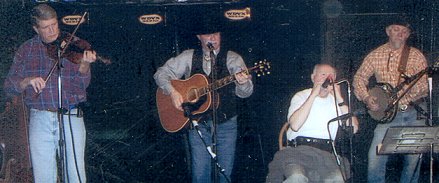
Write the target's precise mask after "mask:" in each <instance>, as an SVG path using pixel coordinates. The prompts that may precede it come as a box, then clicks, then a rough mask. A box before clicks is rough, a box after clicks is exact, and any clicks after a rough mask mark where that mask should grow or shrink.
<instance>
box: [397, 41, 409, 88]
mask: <svg viewBox="0 0 439 183" xmlns="http://www.w3.org/2000/svg"><path fill="white" fill-rule="evenodd" d="M409 54H410V46H408V45H407V44H406V45H404V48H403V49H402V52H401V58H400V59H399V66H398V71H399V77H398V84H400V83H401V77H402V76H403V75H404V73H405V71H406V68H407V61H408V58H409Z"/></svg>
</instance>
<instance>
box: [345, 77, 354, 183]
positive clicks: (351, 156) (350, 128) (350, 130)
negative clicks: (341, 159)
mask: <svg viewBox="0 0 439 183" xmlns="http://www.w3.org/2000/svg"><path fill="white" fill-rule="evenodd" d="M346 83H347V90H348V97H347V100H348V112H349V113H351V112H352V103H351V97H352V95H351V84H350V83H349V81H347V80H346ZM352 117H354V116H351V117H350V118H348V120H347V122H348V124H347V127H346V129H347V130H348V135H349V159H350V167H349V171H350V176H351V178H350V182H352V183H353V182H354V179H353V177H354V175H353V171H352V167H354V166H353V164H354V153H353V149H354V147H353V138H354V126H353V124H352ZM342 124H346V123H342Z"/></svg>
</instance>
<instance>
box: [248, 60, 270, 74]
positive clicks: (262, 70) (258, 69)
mask: <svg viewBox="0 0 439 183" xmlns="http://www.w3.org/2000/svg"><path fill="white" fill-rule="evenodd" d="M251 69H252V70H253V71H254V72H255V73H256V76H258V77H260V76H265V75H268V74H270V73H271V72H270V69H271V65H270V62H268V61H267V60H265V59H264V60H261V61H259V62H256V63H255V66H254V67H252V68H251Z"/></svg>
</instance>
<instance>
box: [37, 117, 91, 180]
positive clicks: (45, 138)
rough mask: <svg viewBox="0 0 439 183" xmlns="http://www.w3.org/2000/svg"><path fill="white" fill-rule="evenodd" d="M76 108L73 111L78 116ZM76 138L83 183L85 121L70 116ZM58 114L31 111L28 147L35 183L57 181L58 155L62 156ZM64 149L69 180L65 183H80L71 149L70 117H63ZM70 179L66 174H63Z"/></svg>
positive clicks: (76, 149) (77, 158)
mask: <svg viewBox="0 0 439 183" xmlns="http://www.w3.org/2000/svg"><path fill="white" fill-rule="evenodd" d="M76 111H77V109H72V110H71V112H72V113H75V114H76ZM70 119H71V120H70V122H71V124H72V125H71V127H72V131H73V139H74V144H75V154H76V160H77V164H78V172H79V174H80V175H81V182H83V183H85V182H86V181H87V180H86V177H85V165H84V150H85V135H86V134H85V126H84V121H83V118H82V117H81V118H78V117H76V115H71V116H70ZM58 126H59V124H58V114H57V113H56V112H50V111H41V110H36V109H31V110H30V121H29V146H30V154H31V160H32V168H33V174H34V179H35V183H40V182H41V183H55V182H56V180H57V163H56V154H57V153H59V145H58V140H59V128H58ZM64 131H65V148H66V154H65V155H66V156H65V157H66V159H65V160H67V162H66V163H65V165H64V166H65V167H67V171H68V177H66V182H70V183H78V182H80V181H79V179H78V176H77V175H78V174H77V172H76V165H75V160H74V155H73V154H74V153H73V148H72V135H71V134H72V133H70V123H69V116H68V115H64ZM64 175H65V176H67V174H64Z"/></svg>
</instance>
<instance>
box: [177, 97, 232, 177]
mask: <svg viewBox="0 0 439 183" xmlns="http://www.w3.org/2000/svg"><path fill="white" fill-rule="evenodd" d="M182 107H183V111H184V116H186V117H187V118H189V121H190V122H191V123H192V126H193V127H194V130H196V132H197V134H198V137H200V139H201V142H203V145H204V147H206V151H207V153H208V154H209V155H210V158H211V159H212V166H215V167H214V168H215V169H217V170H219V171H218V172H219V173H221V174H222V175H223V176H224V178H225V179H226V181H227V182H228V183H230V182H231V181H230V179H229V178H228V177H227V176H226V174H225V170H224V169H223V168H221V165H220V164H219V163H218V158H217V155H216V152H214V147H215V146H209V145H207V143H206V141H205V140H204V139H203V134H202V133H201V131H200V128H199V127H198V122H197V120H195V119H194V115H193V114H192V111H193V109H192V108H191V107H190V106H189V105H187V104H185V103H183V104H182ZM212 145H213V144H212ZM192 161H193V160H192ZM212 170H213V169H212ZM215 176H218V175H215Z"/></svg>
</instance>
